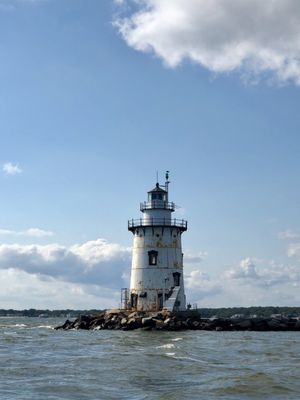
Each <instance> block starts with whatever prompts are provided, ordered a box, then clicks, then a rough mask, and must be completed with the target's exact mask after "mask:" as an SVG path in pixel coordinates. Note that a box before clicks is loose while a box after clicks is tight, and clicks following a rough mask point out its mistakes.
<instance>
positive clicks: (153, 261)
mask: <svg viewBox="0 0 300 400" xmlns="http://www.w3.org/2000/svg"><path fill="white" fill-rule="evenodd" d="M157 255H158V251H155V250H150V251H148V256H149V265H157Z"/></svg>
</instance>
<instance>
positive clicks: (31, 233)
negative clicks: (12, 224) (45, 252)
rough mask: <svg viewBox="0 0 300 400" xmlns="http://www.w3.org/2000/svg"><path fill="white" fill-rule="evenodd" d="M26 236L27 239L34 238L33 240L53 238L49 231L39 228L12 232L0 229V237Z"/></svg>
mask: <svg viewBox="0 0 300 400" xmlns="http://www.w3.org/2000/svg"><path fill="white" fill-rule="evenodd" d="M1 235H5V236H28V237H35V238H43V237H49V236H53V235H54V233H53V232H51V231H45V230H43V229H39V228H29V229H27V230H25V231H12V230H9V229H0V236H1Z"/></svg>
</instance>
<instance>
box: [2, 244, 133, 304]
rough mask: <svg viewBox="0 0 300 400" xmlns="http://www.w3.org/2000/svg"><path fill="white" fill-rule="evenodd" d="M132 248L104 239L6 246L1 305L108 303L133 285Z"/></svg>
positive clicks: (114, 301) (117, 299)
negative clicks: (129, 279) (131, 279)
mask: <svg viewBox="0 0 300 400" xmlns="http://www.w3.org/2000/svg"><path fill="white" fill-rule="evenodd" d="M130 256H131V249H129V248H126V247H122V246H120V245H118V244H114V243H108V242H107V241H105V240H103V239H98V240H93V241H89V242H86V243H83V244H81V245H79V244H77V245H73V246H70V247H66V246H61V245H58V244H48V245H19V244H12V245H8V244H2V245H0V307H4V305H3V304H7V306H6V307H9V308H11V307H15V308H20V307H21V308H24V307H25V305H24V304H25V303H26V302H27V303H26V304H27V306H28V307H36V308H37V307H52V308H66V307H70V308H87V307H88V308H90V307H96V308H105V307H114V306H118V305H119V300H120V289H121V287H124V286H126V285H128V272H129V271H130Z"/></svg>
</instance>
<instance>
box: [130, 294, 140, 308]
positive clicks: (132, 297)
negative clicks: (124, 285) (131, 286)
mask: <svg viewBox="0 0 300 400" xmlns="http://www.w3.org/2000/svg"><path fill="white" fill-rule="evenodd" d="M137 300H138V295H137V294H135V293H131V295H130V303H131V304H130V305H131V308H137Z"/></svg>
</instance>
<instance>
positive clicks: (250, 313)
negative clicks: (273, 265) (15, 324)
mask: <svg viewBox="0 0 300 400" xmlns="http://www.w3.org/2000/svg"><path fill="white" fill-rule="evenodd" d="M102 311H104V310H100V309H99V310H96V309H92V310H71V309H66V310H37V309H34V308H30V309H28V310H13V309H9V310H3V309H0V317H45V318H46V317H67V318H77V317H78V316H80V315H97V314H100V313H101V312H102ZM198 311H199V312H200V315H201V317H202V318H211V317H218V318H230V317H232V316H243V317H252V318H255V317H263V318H268V317H270V316H271V315H274V314H280V315H282V316H285V317H300V307H272V306H270V307H231V308H198Z"/></svg>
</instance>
